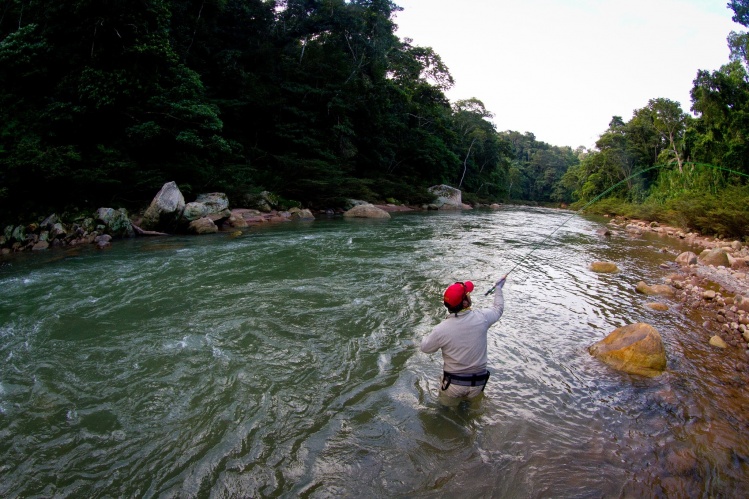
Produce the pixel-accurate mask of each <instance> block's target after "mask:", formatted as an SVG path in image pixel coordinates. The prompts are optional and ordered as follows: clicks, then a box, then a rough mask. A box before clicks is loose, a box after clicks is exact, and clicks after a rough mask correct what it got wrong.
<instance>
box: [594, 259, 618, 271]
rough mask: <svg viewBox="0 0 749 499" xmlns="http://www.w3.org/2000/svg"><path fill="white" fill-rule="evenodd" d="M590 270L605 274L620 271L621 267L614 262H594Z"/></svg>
mask: <svg viewBox="0 0 749 499" xmlns="http://www.w3.org/2000/svg"><path fill="white" fill-rule="evenodd" d="M590 270H592V271H593V272H600V273H603V274H613V273H614V272H619V267H617V266H616V264H615V263H612V262H593V263H591V264H590Z"/></svg>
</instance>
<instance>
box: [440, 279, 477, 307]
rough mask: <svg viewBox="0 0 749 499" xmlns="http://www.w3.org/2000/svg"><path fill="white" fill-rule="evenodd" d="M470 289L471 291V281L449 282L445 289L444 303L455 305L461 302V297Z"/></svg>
mask: <svg viewBox="0 0 749 499" xmlns="http://www.w3.org/2000/svg"><path fill="white" fill-rule="evenodd" d="M471 291H473V283H472V282H471V281H466V282H456V283H455V284H451V285H449V286H448V287H447V289H446V290H445V303H447V304H448V305H449V306H451V307H457V306H459V305H460V304H461V303H463V298H464V297H465V295H466V294H467V293H470V292H471Z"/></svg>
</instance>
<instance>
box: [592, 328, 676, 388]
mask: <svg viewBox="0 0 749 499" xmlns="http://www.w3.org/2000/svg"><path fill="white" fill-rule="evenodd" d="M588 351H589V352H590V354H591V355H592V356H594V357H595V358H597V359H599V360H601V361H602V362H604V363H606V364H608V365H609V366H611V367H613V368H614V369H617V370H619V371H624V372H627V373H630V374H639V375H641V376H649V377H653V376H658V375H659V374H661V373H662V372H663V370H664V369H666V349H665V348H664V346H663V340H662V339H661V335H660V333H658V331H657V330H656V329H655V328H654V327H653V326H651V325H649V324H645V323H644V322H638V323H636V324H630V325H628V326H623V327H620V328H617V329H615V330H614V331H612V332H611V333H610V334H609V335H608V336H606V337H605V338H604V339H602V340H601V341H598V342H596V343H594V344H593V345H591V346H590V347H589V349H588Z"/></svg>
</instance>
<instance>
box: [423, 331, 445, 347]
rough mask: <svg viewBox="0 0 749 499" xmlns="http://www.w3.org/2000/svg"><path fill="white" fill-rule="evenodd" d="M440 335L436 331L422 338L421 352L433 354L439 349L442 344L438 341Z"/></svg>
mask: <svg viewBox="0 0 749 499" xmlns="http://www.w3.org/2000/svg"><path fill="white" fill-rule="evenodd" d="M439 338H440V335H439V333H438V332H437V330H436V329H433V330H432V332H431V333H429V334H428V335H426V336H424V338H422V340H421V351H422V352H424V353H434V352H436V351H437V350H439V349H440V347H441V346H442V344H441V343H440V341H439Z"/></svg>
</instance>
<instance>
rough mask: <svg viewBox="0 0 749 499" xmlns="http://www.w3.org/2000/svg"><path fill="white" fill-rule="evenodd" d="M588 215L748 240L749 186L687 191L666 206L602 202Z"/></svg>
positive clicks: (615, 200)
mask: <svg viewBox="0 0 749 499" xmlns="http://www.w3.org/2000/svg"><path fill="white" fill-rule="evenodd" d="M573 208H575V209H577V208H578V207H576V206H573ZM586 212H588V213H592V214H597V215H611V216H621V217H628V218H636V219H640V220H647V221H654V222H660V223H665V224H669V225H673V226H677V227H680V228H682V229H684V230H685V231H693V232H698V233H700V234H702V235H706V236H721V237H730V238H739V239H741V238H749V186H745V185H744V186H728V187H726V188H725V189H722V190H720V191H718V192H717V193H715V194H713V193H711V192H705V191H695V190H691V191H685V192H683V193H680V194H678V195H676V196H674V197H672V198H670V199H668V200H666V201H664V202H657V201H655V200H653V199H651V198H648V199H647V200H646V201H645V202H644V203H642V204H634V203H629V202H627V201H624V200H622V199H618V198H608V199H602V200H601V201H598V202H596V203H594V204H593V205H591V206H589V207H588V208H586Z"/></svg>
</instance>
